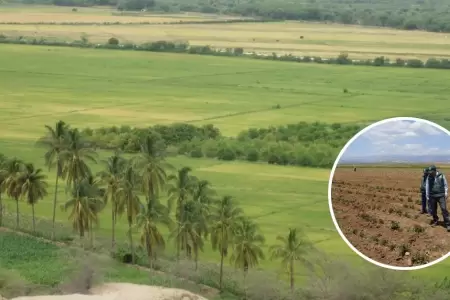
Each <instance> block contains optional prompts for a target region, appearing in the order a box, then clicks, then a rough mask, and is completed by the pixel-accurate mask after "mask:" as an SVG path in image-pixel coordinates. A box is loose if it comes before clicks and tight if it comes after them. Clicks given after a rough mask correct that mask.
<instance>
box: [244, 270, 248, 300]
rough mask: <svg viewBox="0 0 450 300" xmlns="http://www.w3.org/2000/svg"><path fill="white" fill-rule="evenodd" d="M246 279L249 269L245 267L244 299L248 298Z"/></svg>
mask: <svg viewBox="0 0 450 300" xmlns="http://www.w3.org/2000/svg"><path fill="white" fill-rule="evenodd" d="M244 268H245V267H244ZM246 279H247V270H245V269H244V299H247V281H246Z"/></svg>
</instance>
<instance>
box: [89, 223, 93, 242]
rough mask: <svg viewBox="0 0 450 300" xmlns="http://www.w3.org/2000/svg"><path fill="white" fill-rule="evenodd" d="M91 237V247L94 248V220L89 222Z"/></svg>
mask: <svg viewBox="0 0 450 300" xmlns="http://www.w3.org/2000/svg"><path fill="white" fill-rule="evenodd" d="M89 237H90V242H91V248H94V231H93V230H92V222H89Z"/></svg>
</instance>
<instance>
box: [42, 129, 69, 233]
mask: <svg viewBox="0 0 450 300" xmlns="http://www.w3.org/2000/svg"><path fill="white" fill-rule="evenodd" d="M45 128H46V129H47V136H45V137H44V138H41V139H40V140H39V141H38V145H39V146H43V147H45V148H47V152H46V153H45V154H44V159H45V164H46V166H47V167H48V169H49V170H50V169H51V168H53V167H56V179H55V195H54V197H53V217H52V240H54V238H55V221H56V203H57V198H58V181H59V179H60V178H61V177H62V171H63V163H64V162H63V160H62V157H61V155H60V154H61V152H62V151H63V150H64V149H65V148H66V146H67V132H68V128H69V126H68V125H67V124H66V123H64V122H63V121H61V120H60V121H58V122H57V123H56V125H55V128H52V127H50V126H48V125H45Z"/></svg>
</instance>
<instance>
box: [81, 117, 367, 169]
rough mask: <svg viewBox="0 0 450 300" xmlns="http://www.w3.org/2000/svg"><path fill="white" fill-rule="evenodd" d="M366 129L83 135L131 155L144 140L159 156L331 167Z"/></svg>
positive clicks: (117, 130)
mask: <svg viewBox="0 0 450 300" xmlns="http://www.w3.org/2000/svg"><path fill="white" fill-rule="evenodd" d="M362 128H363V127H362V126H361V125H354V124H348V125H347V124H339V123H334V124H327V123H321V122H314V123H306V122H299V123H297V124H289V125H286V126H278V127H269V128H250V129H248V130H244V131H242V132H241V133H240V134H239V135H238V136H237V137H225V136H223V135H222V134H221V132H220V130H219V129H218V128H216V127H214V126H213V125H211V124H208V125H204V126H201V127H197V126H194V125H192V124H185V123H175V124H171V125H156V126H152V127H148V128H132V127H130V126H121V127H116V126H113V127H109V128H104V127H103V128H96V129H91V128H84V129H82V130H81V135H82V136H83V137H84V138H85V140H86V141H88V142H89V143H91V145H92V146H95V147H98V148H101V149H107V150H115V149H118V150H120V151H123V152H127V153H138V152H139V151H140V141H141V139H142V137H144V136H152V138H153V139H154V142H155V147H157V149H158V151H160V152H162V153H163V152H164V153H167V154H168V155H170V154H172V155H177V154H178V155H186V156H189V157H193V158H201V157H208V158H217V159H219V160H224V161H232V160H246V161H250V162H257V161H261V162H266V163H269V164H277V165H297V166H308V167H331V166H332V165H333V163H334V160H335V158H336V157H337V154H338V153H339V151H340V150H341V149H342V147H343V146H344V145H345V144H346V143H347V141H348V140H349V139H351V138H352V137H353V136H354V135H355V134H356V133H357V132H358V131H360V130H361V129H362Z"/></svg>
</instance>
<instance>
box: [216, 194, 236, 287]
mask: <svg viewBox="0 0 450 300" xmlns="http://www.w3.org/2000/svg"><path fill="white" fill-rule="evenodd" d="M242 214H243V211H242V209H241V208H239V207H237V206H235V205H234V203H233V199H232V197H231V196H224V197H223V198H222V199H221V200H220V201H219V203H218V204H217V206H216V207H214V209H213V211H212V213H211V244H212V248H213V250H219V252H220V278H219V287H220V290H222V279H223V261H224V258H225V257H226V256H227V255H228V246H229V244H230V243H231V241H232V238H233V233H234V228H235V227H236V224H237V223H238V221H239V220H240V219H241V218H242Z"/></svg>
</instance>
